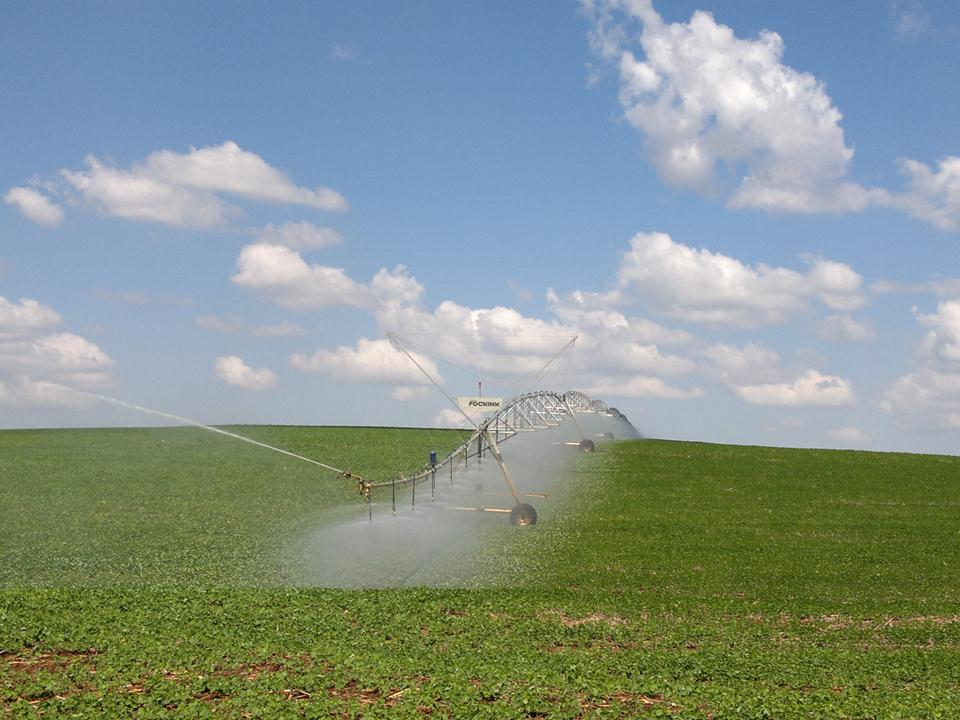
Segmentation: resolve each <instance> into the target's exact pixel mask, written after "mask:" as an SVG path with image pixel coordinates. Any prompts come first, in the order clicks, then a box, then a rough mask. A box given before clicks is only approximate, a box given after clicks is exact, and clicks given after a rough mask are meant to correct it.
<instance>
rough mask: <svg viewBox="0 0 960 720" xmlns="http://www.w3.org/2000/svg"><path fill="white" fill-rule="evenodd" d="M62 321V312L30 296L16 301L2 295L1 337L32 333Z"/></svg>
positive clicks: (0, 312)
mask: <svg viewBox="0 0 960 720" xmlns="http://www.w3.org/2000/svg"><path fill="white" fill-rule="evenodd" d="M60 322H61V318H60V313H58V312H57V311H56V310H54V309H53V308H52V307H49V306H47V305H41V304H40V303H39V302H37V301H36V300H31V299H30V298H20V302H17V303H14V302H11V301H10V300H7V299H6V298H5V297H0V339H3V338H10V337H19V336H23V335H31V334H33V333H36V332H39V331H41V330H45V329H48V328H53V327H56V326H57V325H59V324H60Z"/></svg>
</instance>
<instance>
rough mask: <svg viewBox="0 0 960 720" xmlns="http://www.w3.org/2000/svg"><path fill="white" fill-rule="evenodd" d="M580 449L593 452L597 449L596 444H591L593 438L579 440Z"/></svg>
mask: <svg viewBox="0 0 960 720" xmlns="http://www.w3.org/2000/svg"><path fill="white" fill-rule="evenodd" d="M580 449H581V450H583V452H593V451H594V450H596V449H597V446H596V445H594V444H593V440H589V439H587V438H584V439H583V440H581V441H580Z"/></svg>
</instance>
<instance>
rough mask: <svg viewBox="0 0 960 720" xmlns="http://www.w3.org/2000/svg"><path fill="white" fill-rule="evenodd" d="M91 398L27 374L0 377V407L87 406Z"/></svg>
mask: <svg viewBox="0 0 960 720" xmlns="http://www.w3.org/2000/svg"><path fill="white" fill-rule="evenodd" d="M92 403H93V401H92V399H91V398H90V397H88V396H86V395H83V394H82V393H80V392H76V391H74V390H72V389H71V388H69V387H65V386H63V385H60V384H59V383H55V382H50V381H47V380H34V379H32V378H31V377H29V376H28V375H15V376H13V377H11V378H8V379H3V378H0V407H2V406H7V407H60V408H77V407H87V406H89V405H91V404H92Z"/></svg>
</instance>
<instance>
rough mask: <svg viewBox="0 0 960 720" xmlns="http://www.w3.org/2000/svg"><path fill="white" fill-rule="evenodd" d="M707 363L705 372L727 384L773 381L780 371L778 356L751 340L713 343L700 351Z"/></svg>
mask: <svg viewBox="0 0 960 720" xmlns="http://www.w3.org/2000/svg"><path fill="white" fill-rule="evenodd" d="M701 353H702V355H703V356H704V357H705V358H706V359H707V361H708V362H709V366H708V368H707V371H708V374H711V375H714V376H715V377H716V378H717V379H718V380H720V381H722V382H724V383H727V384H729V385H731V386H734V385H746V384H748V383H756V382H758V381H760V382H775V381H776V380H778V379H779V378H780V376H781V374H782V371H781V370H780V355H779V354H777V353H776V352H775V351H774V350H771V349H770V348H767V347H763V346H762V345H757V344H754V343H751V344H749V345H745V346H743V347H737V346H736V345H727V344H724V343H715V344H713V345H709V346H708V347H706V348H704V349H703V350H702V351H701Z"/></svg>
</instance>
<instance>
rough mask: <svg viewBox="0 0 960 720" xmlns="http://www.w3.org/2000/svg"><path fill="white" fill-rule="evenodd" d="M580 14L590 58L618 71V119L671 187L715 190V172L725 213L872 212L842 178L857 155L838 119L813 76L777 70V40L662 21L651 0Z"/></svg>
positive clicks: (707, 21)
mask: <svg viewBox="0 0 960 720" xmlns="http://www.w3.org/2000/svg"><path fill="white" fill-rule="evenodd" d="M584 8H585V10H586V12H587V14H588V15H589V16H590V17H592V19H593V21H594V26H593V30H592V32H591V44H592V46H593V48H594V50H595V51H598V52H599V54H600V55H601V57H604V58H605V59H606V60H608V61H609V62H611V63H615V64H616V66H617V68H618V71H619V75H620V103H621V105H622V107H623V110H624V116H625V118H626V120H627V121H628V122H629V123H630V124H631V125H632V126H634V127H635V128H637V129H638V130H640V131H641V132H642V133H643V135H644V139H645V146H646V149H647V152H648V154H649V155H650V157H651V160H652V162H653V164H654V166H655V167H656V169H657V172H658V173H659V174H660V176H661V177H662V178H663V179H664V180H665V181H666V182H667V183H669V184H671V185H675V186H678V187H683V188H688V189H693V190H696V191H699V192H713V191H715V190H716V189H717V188H718V186H720V185H722V184H723V183H722V181H721V180H720V179H718V168H720V167H722V168H723V169H724V171H725V172H727V173H730V174H731V175H732V176H733V179H734V181H735V182H736V183H737V186H736V189H735V190H734V191H733V194H732V196H731V197H730V198H729V204H730V205H731V206H733V207H751V208H759V209H763V210H768V211H787V212H803V213H809V212H821V211H847V210H858V209H861V208H863V207H864V206H865V205H866V204H867V203H868V201H869V199H870V194H871V193H870V191H868V190H866V189H864V188H862V187H860V186H859V185H857V184H855V183H852V182H848V181H847V180H846V175H847V168H848V165H849V162H850V159H851V158H852V156H853V150H852V149H851V148H848V147H847V146H846V144H845V140H844V135H843V130H842V129H841V127H840V120H841V118H842V116H841V114H840V112H839V110H837V108H836V107H835V106H834V105H833V102H832V101H831V99H830V97H829V96H828V95H827V92H826V90H825V88H824V86H823V84H822V83H820V82H819V81H818V80H817V79H816V78H815V77H814V76H813V75H811V74H810V73H806V72H799V71H797V70H795V69H793V68H791V67H789V66H787V65H784V64H782V63H781V59H782V56H783V51H784V44H783V40H782V39H781V37H780V36H779V35H778V34H777V33H775V32H771V31H768V30H764V31H763V32H761V33H760V34H759V35H758V36H757V37H756V38H754V39H742V38H738V37H736V35H735V34H734V32H733V30H732V29H731V28H729V27H727V26H726V25H723V24H720V23H718V22H717V21H716V20H715V19H714V18H713V16H712V15H710V14H709V13H707V12H703V11H697V12H695V13H694V14H693V16H692V17H691V19H690V21H689V22H688V23H672V24H671V23H665V22H664V21H663V19H662V18H661V17H660V15H659V14H658V13H657V12H656V11H655V10H654V9H653V6H652V4H651V2H649V0H636V1H632V2H627V1H618V0H610V1H609V2H595V1H593V0H588V1H587V2H585V3H584ZM634 22H639V23H640V25H641V26H642V31H641V33H640V34H639V36H637V35H636V34H635V30H634ZM637 42H638V43H639V47H638V48H637V49H639V50H640V51H641V56H640V57H637V56H636V55H635V53H634V48H635V47H637V46H636V44H635V43H637Z"/></svg>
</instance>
